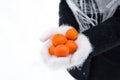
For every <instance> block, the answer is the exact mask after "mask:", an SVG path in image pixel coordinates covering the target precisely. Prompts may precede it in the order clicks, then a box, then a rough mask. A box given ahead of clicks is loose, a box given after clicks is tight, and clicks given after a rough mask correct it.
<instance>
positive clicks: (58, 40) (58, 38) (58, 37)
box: [52, 34, 67, 46]
mask: <svg viewBox="0 0 120 80" xmlns="http://www.w3.org/2000/svg"><path fill="white" fill-rule="evenodd" d="M66 42H67V38H66V37H65V36H64V35H63V34H55V35H54V36H53V37H52V43H53V45H55V46H57V45H60V44H65V43H66Z"/></svg>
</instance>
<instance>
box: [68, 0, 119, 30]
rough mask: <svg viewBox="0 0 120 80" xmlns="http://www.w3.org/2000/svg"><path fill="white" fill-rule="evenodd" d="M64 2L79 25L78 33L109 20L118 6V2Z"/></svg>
mask: <svg viewBox="0 0 120 80" xmlns="http://www.w3.org/2000/svg"><path fill="white" fill-rule="evenodd" d="M66 2H67V4H68V6H69V7H70V8H71V10H72V12H73V14H74V16H75V18H76V20H77V22H78V24H79V27H80V32H83V31H85V30H87V29H89V28H90V27H92V26H95V25H97V24H98V23H101V22H103V21H105V20H107V19H108V18H110V17H111V16H112V15H113V14H114V12H115V10H116V8H117V7H118V5H120V0H66ZM91 25H92V26H91Z"/></svg>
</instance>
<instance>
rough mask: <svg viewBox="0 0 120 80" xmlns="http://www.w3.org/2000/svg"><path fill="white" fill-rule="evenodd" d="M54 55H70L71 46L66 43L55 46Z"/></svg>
mask: <svg viewBox="0 0 120 80" xmlns="http://www.w3.org/2000/svg"><path fill="white" fill-rule="evenodd" d="M54 55H55V56H57V57H66V56H68V55H69V48H68V47H67V46H65V45H58V46H57V47H55V50H54Z"/></svg>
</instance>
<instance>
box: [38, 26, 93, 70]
mask: <svg viewBox="0 0 120 80" xmlns="http://www.w3.org/2000/svg"><path fill="white" fill-rule="evenodd" d="M70 30H71V31H72V30H73V31H72V32H70ZM69 32H70V33H69ZM41 41H42V42H46V43H45V45H44V46H43V47H42V49H41V53H40V54H41V55H42V58H43V61H44V62H45V63H46V64H47V65H48V66H49V67H51V68H70V67H72V66H80V65H81V66H82V64H83V62H84V61H85V59H86V58H87V57H88V55H89V53H90V52H91V51H92V47H91V44H90V42H89V40H88V38H87V37H86V36H85V35H83V34H82V33H80V34H79V33H78V32H77V31H76V30H75V29H74V28H73V27H70V26H65V25H64V26H61V27H58V28H54V29H51V30H50V31H48V33H46V34H45V33H44V35H43V37H41ZM51 46H52V47H51ZM50 49H51V50H50ZM52 49H53V50H52Z"/></svg>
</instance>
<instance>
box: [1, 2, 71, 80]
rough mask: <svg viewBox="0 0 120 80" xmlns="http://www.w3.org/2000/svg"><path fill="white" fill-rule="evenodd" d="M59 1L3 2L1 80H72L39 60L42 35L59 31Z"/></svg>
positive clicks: (65, 72) (61, 71)
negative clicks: (49, 31)
mask: <svg viewBox="0 0 120 80" xmlns="http://www.w3.org/2000/svg"><path fill="white" fill-rule="evenodd" d="M58 4H59V0H0V80H73V79H72V77H71V76H70V75H69V74H68V73H67V71H65V70H58V71H52V70H49V69H48V68H47V67H46V66H45V65H44V64H43V62H42V60H41V58H40V48H41V46H42V45H43V43H41V42H40V41H39V38H40V35H41V34H42V33H43V32H44V31H45V30H46V29H48V28H51V27H58Z"/></svg>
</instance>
